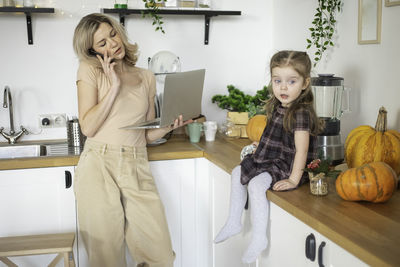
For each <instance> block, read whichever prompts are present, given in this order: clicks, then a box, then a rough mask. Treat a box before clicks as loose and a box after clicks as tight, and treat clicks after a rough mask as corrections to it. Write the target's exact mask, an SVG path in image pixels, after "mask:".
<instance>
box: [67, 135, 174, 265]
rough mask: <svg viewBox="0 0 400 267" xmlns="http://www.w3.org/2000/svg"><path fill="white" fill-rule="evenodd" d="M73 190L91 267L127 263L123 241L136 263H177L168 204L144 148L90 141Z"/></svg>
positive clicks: (82, 157)
mask: <svg viewBox="0 0 400 267" xmlns="http://www.w3.org/2000/svg"><path fill="white" fill-rule="evenodd" d="M74 190H75V196H76V200H77V207H78V222H79V228H80V233H81V235H82V238H83V242H84V244H85V247H86V251H87V254H88V257H89V262H90V266H92V267H102V266H104V267H124V266H126V262H125V244H126V245H127V246H128V249H129V251H130V254H131V256H132V257H133V258H134V260H135V261H136V262H137V264H138V266H150V267H153V266H154V267H169V266H173V261H174V259H175V254H174V252H173V250H172V245H171V239H170V235H169V231H168V225H167V221H166V218H165V214H164V207H163V205H162V203H161V200H160V197H159V195H158V191H157V188H156V185H155V183H154V180H153V177H152V175H151V172H150V168H149V163H148V160H147V150H146V148H145V147H143V148H141V147H136V148H135V147H126V146H114V145H108V144H103V143H98V142H94V141H91V140H87V141H86V143H85V149H84V151H83V153H82V154H81V157H80V159H79V163H78V166H77V168H76V171H75V181H74Z"/></svg>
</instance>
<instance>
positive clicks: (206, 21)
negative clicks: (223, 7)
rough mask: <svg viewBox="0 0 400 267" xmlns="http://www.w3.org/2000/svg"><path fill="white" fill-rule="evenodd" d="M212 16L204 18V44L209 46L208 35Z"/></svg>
mask: <svg viewBox="0 0 400 267" xmlns="http://www.w3.org/2000/svg"><path fill="white" fill-rule="evenodd" d="M211 17H212V16H209V15H205V16H204V23H205V24H204V27H205V28H204V44H205V45H208V35H209V33H210V18H211Z"/></svg>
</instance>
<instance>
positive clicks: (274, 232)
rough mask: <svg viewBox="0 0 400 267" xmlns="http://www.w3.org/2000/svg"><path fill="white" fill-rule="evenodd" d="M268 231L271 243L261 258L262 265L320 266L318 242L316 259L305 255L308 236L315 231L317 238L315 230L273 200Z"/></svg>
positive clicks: (289, 266) (284, 266)
mask: <svg viewBox="0 0 400 267" xmlns="http://www.w3.org/2000/svg"><path fill="white" fill-rule="evenodd" d="M267 233H268V240H269V244H268V248H267V250H266V251H264V253H262V255H261V257H260V258H259V263H260V265H261V266H264V265H265V266H282V267H286V266H287V267H291V266H299V267H301V266H318V261H317V249H318V247H317V245H318V244H317V243H316V250H315V260H314V261H311V260H309V259H307V258H306V255H305V242H306V238H307V236H308V235H309V234H311V233H313V234H314V236H315V238H316V239H317V236H316V233H315V231H314V230H313V229H312V228H311V227H309V226H307V225H306V224H304V223H302V222H301V221H300V220H298V219H297V218H295V217H294V216H292V215H291V214H289V213H287V212H286V211H285V210H283V209H282V208H280V207H278V206H277V205H275V204H274V203H272V202H270V219H269V225H268V231H267ZM316 242H318V241H317V240H316Z"/></svg>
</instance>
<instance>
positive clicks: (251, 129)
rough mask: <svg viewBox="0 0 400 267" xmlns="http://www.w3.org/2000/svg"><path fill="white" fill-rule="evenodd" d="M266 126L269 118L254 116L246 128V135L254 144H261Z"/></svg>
mask: <svg viewBox="0 0 400 267" xmlns="http://www.w3.org/2000/svg"><path fill="white" fill-rule="evenodd" d="M266 125H267V116H265V115H255V116H253V117H252V118H251V119H250V120H249V122H248V123H247V126H246V133H247V136H248V137H249V139H250V140H251V141H253V142H254V141H257V142H259V141H260V139H261V135H262V134H263V132H264V128H265V126H266Z"/></svg>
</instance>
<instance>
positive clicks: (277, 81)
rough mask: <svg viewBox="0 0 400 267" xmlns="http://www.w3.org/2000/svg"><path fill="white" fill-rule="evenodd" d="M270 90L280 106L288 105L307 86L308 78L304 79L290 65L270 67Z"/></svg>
mask: <svg viewBox="0 0 400 267" xmlns="http://www.w3.org/2000/svg"><path fill="white" fill-rule="evenodd" d="M271 76H272V80H271V82H272V91H273V93H274V96H275V97H276V98H277V99H278V100H279V101H280V102H281V104H282V106H284V107H289V106H290V105H291V104H292V103H293V101H295V100H296V99H297V98H298V97H299V96H300V94H301V92H302V91H303V90H304V89H306V88H307V87H308V84H309V82H310V79H309V78H307V79H306V80H304V78H303V77H302V76H300V74H299V73H298V72H297V71H295V70H294V69H293V68H292V67H290V66H287V67H282V68H281V67H275V68H273V69H272V75H271Z"/></svg>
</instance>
